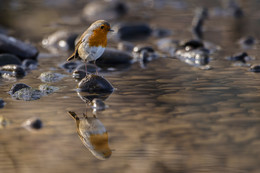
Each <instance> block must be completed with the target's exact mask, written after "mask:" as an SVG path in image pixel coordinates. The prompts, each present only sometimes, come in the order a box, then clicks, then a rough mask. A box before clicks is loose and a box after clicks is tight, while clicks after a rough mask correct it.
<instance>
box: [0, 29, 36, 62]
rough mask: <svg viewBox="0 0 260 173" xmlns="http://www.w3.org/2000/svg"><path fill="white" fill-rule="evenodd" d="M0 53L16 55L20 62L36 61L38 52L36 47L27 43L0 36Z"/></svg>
mask: <svg viewBox="0 0 260 173" xmlns="http://www.w3.org/2000/svg"><path fill="white" fill-rule="evenodd" d="M0 53H10V54H13V55H16V56H17V57H18V58H19V59H20V60H24V59H36V58H37V56H38V53H39V52H38V50H37V49H36V47H34V46H32V45H30V44H28V43H25V42H22V41H20V40H18V39H16V38H14V37H9V36H6V35H3V34H0Z"/></svg>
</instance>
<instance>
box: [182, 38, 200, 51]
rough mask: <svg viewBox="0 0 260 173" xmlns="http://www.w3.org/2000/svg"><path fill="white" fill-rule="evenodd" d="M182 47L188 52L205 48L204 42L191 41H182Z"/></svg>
mask: <svg viewBox="0 0 260 173" xmlns="http://www.w3.org/2000/svg"><path fill="white" fill-rule="evenodd" d="M180 47H182V48H184V49H185V50H186V51H190V50H194V49H198V48H204V44H203V42H202V41H199V40H189V41H182V42H181V43H180Z"/></svg>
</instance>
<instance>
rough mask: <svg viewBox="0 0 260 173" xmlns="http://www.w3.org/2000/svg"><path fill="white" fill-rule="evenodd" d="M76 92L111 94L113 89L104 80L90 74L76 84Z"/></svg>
mask: <svg viewBox="0 0 260 173" xmlns="http://www.w3.org/2000/svg"><path fill="white" fill-rule="evenodd" d="M78 90H79V91H80V92H82V91H83V92H89V93H112V92H113V90H114V88H113V86H112V85H111V84H110V83H109V82H108V81H107V80H106V79H105V78H103V77H101V76H98V75H94V74H90V75H87V76H85V78H83V79H82V80H81V81H80V82H79V83H78Z"/></svg>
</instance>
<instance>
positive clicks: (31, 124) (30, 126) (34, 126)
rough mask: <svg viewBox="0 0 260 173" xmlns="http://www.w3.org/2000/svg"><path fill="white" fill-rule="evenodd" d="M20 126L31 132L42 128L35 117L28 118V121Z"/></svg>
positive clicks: (41, 124)
mask: <svg viewBox="0 0 260 173" xmlns="http://www.w3.org/2000/svg"><path fill="white" fill-rule="evenodd" d="M22 126H23V127H24V128H25V129H27V130H29V131H32V130H40V129H41V128H42V127H43V123H42V120H40V119H39V118H37V117H32V118H29V119H28V120H26V121H25V122H24V123H23V124H22Z"/></svg>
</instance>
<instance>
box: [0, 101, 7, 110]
mask: <svg viewBox="0 0 260 173" xmlns="http://www.w3.org/2000/svg"><path fill="white" fill-rule="evenodd" d="M5 104H6V103H5V102H4V100H2V99H0V109H1V108H3V107H4V106H5Z"/></svg>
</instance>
